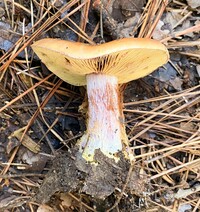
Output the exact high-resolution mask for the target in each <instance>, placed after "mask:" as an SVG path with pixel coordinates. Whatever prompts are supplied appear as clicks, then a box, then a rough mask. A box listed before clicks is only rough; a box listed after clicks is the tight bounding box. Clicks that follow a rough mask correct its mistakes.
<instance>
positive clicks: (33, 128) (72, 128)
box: [0, 0, 200, 212]
mask: <svg viewBox="0 0 200 212" xmlns="http://www.w3.org/2000/svg"><path fill="white" fill-rule="evenodd" d="M199 31H200V1H199V0H173V1H168V0H109V1H106V0H102V1H100V0H84V1H81V0H72V1H66V0H54V1H53V0H46V1H43V0H40V1H39V0H28V1H24V0H20V1H18V0H13V1H11V0H0V65H1V66H0V71H1V72H0V182H1V187H0V211H4V212H9V211H20V212H21V211H26V212H28V211H31V212H34V211H38V212H41V211H43V212H47V211H48V212H51V211H69V212H70V211H81V212H83V211H85V212H86V211H113V212H114V211H122V212H123V211H126V212H129V211H130V212H131V211H148V212H150V211H151V212H153V211H174V212H175V211H178V212H186V211H191V212H195V211H199V210H200V157H199V156H200V84H199V81H200V65H199V61H200V33H199ZM46 37H50V38H60V39H63V40H73V41H79V42H85V43H89V44H92V45H94V44H97V43H98V44H99V43H104V42H108V41H111V40H116V39H120V38H124V37H140V38H153V39H156V40H159V41H160V42H162V43H163V44H164V45H165V46H166V47H167V49H168V51H169V53H170V60H169V62H168V63H167V64H165V65H164V66H162V67H160V68H159V69H157V70H156V71H154V72H153V73H152V74H150V75H149V76H147V77H145V78H142V79H139V80H135V81H132V82H130V83H128V84H126V85H122V86H123V90H124V100H123V101H124V104H123V111H124V115H125V124H126V132H127V135H128V139H129V145H130V148H131V150H132V151H133V152H134V165H133V166H132V165H130V164H129V163H127V162H126V161H123V165H121V167H120V169H121V171H119V172H117V174H118V175H121V176H122V178H123V180H122V181H121V182H116V185H113V186H114V191H113V192H112V193H111V194H110V195H108V196H107V197H106V198H104V199H98V198H95V197H94V196H93V195H89V194H88V193H87V192H86V190H84V188H83V185H84V181H85V180H86V177H85V173H83V172H81V171H79V172H78V171H77V167H76V166H75V165H76V164H75V163H74V156H73V149H74V147H75V146H76V143H77V140H78V139H79V138H80V137H81V136H82V135H83V133H84V131H85V128H86V127H85V123H86V120H85V107H84V103H85V101H86V98H85V96H86V94H85V88H84V87H76V86H72V85H69V84H67V83H66V82H63V81H62V80H60V79H59V78H58V77H57V76H55V75H53V74H52V73H51V72H50V71H49V70H48V69H47V68H46V66H45V65H44V64H42V63H41V61H40V60H39V58H38V57H37V56H36V55H35V54H34V52H33V50H32V49H31V44H33V43H34V42H35V41H37V40H40V39H42V38H46ZM155 57H156V55H155ZM55 59H56V58H55ZM99 160H103V159H102V156H101V155H100V156H99ZM102 163H103V162H102ZM77 166H81V167H83V166H84V165H83V164H81V165H80V164H79V165H77ZM103 166H105V167H106V168H107V169H108V170H111V169H112V167H111V166H110V165H109V163H103ZM110 173H111V172H110ZM130 174H132V176H133V177H132V178H130ZM77 179H78V180H79V181H77ZM120 179H121V178H120ZM106 180H107V181H109V180H110V178H109V179H105V181H106ZM80 182H81V183H80ZM100 183H102V182H101V181H99V182H97V184H100ZM128 184H131V185H132V186H127V185H128ZM97 186H100V187H101V186H102V187H103V186H104V187H105V185H103V184H102V185H97ZM130 188H131V189H130Z"/></svg>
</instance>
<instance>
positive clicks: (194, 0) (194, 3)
mask: <svg viewBox="0 0 200 212" xmlns="http://www.w3.org/2000/svg"><path fill="white" fill-rule="evenodd" d="M187 3H188V5H189V6H190V7H192V8H197V7H200V1H199V0H187Z"/></svg>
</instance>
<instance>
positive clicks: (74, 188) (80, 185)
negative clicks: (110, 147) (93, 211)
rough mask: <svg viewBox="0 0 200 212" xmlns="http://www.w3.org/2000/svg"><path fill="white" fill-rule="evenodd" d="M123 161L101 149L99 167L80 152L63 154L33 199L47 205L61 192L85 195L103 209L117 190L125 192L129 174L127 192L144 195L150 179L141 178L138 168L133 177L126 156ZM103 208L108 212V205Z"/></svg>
mask: <svg viewBox="0 0 200 212" xmlns="http://www.w3.org/2000/svg"><path fill="white" fill-rule="evenodd" d="M120 158H121V159H120V161H119V162H118V163H116V162H115V161H114V160H113V159H109V158H108V157H106V156H104V155H103V154H102V153H101V151H99V150H98V151H96V153H95V156H94V160H95V164H91V163H87V162H86V161H85V160H84V159H83V158H82V156H81V155H80V153H79V152H77V151H74V154H69V153H67V154H66V153H65V154H63V155H60V156H58V157H56V159H55V160H54V162H53V166H52V168H51V170H50V171H49V172H48V174H47V175H46V177H45V179H44V181H43V184H42V185H41V187H40V188H39V190H38V191H37V194H36V196H35V197H34V198H33V200H34V201H36V202H38V203H47V202H49V201H50V199H51V197H52V196H53V195H54V194H55V193H58V192H78V193H79V192H84V193H86V194H88V195H91V196H92V198H94V199H95V202H96V205H99V206H98V207H101V210H102V209H103V206H102V203H103V202H104V203H105V202H106V201H107V197H108V196H110V195H111V194H113V193H115V192H116V191H117V189H118V190H122V189H123V187H124V185H125V184H126V181H127V177H128V176H129V175H130V176H129V179H128V181H127V182H128V184H127V187H126V192H128V191H131V193H132V194H137V195H141V194H142V193H143V192H144V191H145V190H146V187H145V184H146V183H147V179H146V178H141V177H140V175H139V170H137V169H136V168H134V170H133V171H132V172H131V174H130V173H129V169H130V166H131V165H130V163H129V162H128V161H127V160H126V159H125V158H124V156H123V155H121V157H120ZM128 173H129V174H128ZM103 205H104V210H105V209H106V206H108V205H107V204H103Z"/></svg>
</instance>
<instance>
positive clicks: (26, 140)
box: [9, 127, 40, 153]
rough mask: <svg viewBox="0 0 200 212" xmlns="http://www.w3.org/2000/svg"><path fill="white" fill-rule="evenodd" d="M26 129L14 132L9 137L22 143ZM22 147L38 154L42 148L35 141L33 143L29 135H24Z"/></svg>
mask: <svg viewBox="0 0 200 212" xmlns="http://www.w3.org/2000/svg"><path fill="white" fill-rule="evenodd" d="M24 129H25V127H23V128H20V129H18V130H16V131H14V132H13V133H12V134H11V135H10V136H9V139H12V138H17V139H18V140H19V141H20V140H21V137H22V135H23V131H24ZM22 145H23V146H25V147H26V148H27V149H29V150H30V151H32V152H34V153H38V152H39V151H40V146H39V145H38V144H37V143H36V142H35V141H33V140H32V139H31V138H30V137H29V136H28V135H24V138H23V139H22Z"/></svg>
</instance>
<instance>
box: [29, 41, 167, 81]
mask: <svg viewBox="0 0 200 212" xmlns="http://www.w3.org/2000/svg"><path fill="white" fill-rule="evenodd" d="M31 47H32V48H33V50H34V51H35V52H36V54H37V55H38V56H39V58H40V59H41V60H42V62H43V63H44V64H45V65H46V66H47V67H48V69H49V70H50V71H52V72H53V73H54V74H56V75H57V76H58V77H60V78H61V79H62V80H64V81H66V82H68V83H70V84H72V85H85V84H86V75H88V74H92V73H93V74H94V73H97V74H98V73H99V74H107V75H112V76H116V77H117V78H118V82H119V83H126V82H129V81H132V80H135V79H138V78H141V77H144V76H146V75H148V74H150V73H151V72H152V71H154V70H155V69H156V68H158V67H159V66H161V65H163V64H165V63H166V62H167V61H168V59H169V54H168V51H167V49H166V47H165V46H164V45H163V44H162V43H160V42H159V41H156V40H152V39H147V38H123V39H120V40H115V41H111V42H108V43H104V44H100V45H94V46H93V45H88V44H84V43H78V42H72V41H65V40H59V39H51V38H46V39H42V40H39V41H37V42H35V43H34V44H33V45H32V46H31Z"/></svg>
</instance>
